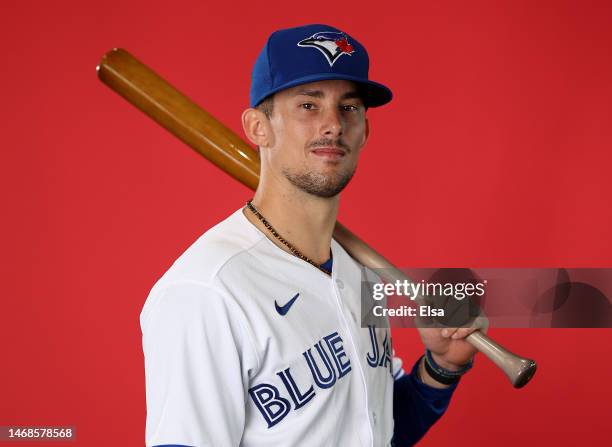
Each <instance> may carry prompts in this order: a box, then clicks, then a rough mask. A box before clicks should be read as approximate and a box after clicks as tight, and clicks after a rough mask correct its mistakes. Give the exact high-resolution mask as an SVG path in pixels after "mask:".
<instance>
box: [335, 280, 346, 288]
mask: <svg viewBox="0 0 612 447" xmlns="http://www.w3.org/2000/svg"><path fill="white" fill-rule="evenodd" d="M336 284H338V288H339V289H344V283H343V282H342V280H341V279H337V280H336Z"/></svg>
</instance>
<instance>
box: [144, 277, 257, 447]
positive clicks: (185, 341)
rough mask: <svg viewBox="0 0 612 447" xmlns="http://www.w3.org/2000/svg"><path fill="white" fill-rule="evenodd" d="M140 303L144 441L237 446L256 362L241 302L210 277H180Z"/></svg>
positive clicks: (165, 443) (149, 443) (147, 442)
mask: <svg viewBox="0 0 612 447" xmlns="http://www.w3.org/2000/svg"><path fill="white" fill-rule="evenodd" d="M152 294H153V292H152ZM149 301H150V302H149ZM145 308H146V312H145V310H144V309H143V314H142V315H141V326H142V332H143V350H144V357H145V376H146V399H147V423H146V445H147V447H150V446H157V445H185V446H197V447H201V446H202V447H204V446H220V445H223V446H237V445H238V444H239V443H240V439H241V437H242V432H243V428H244V423H245V407H246V405H245V395H246V389H247V388H248V386H247V384H248V377H249V373H250V371H251V370H252V369H254V368H255V367H256V364H257V359H256V354H255V353H254V350H253V348H252V346H251V345H250V344H249V343H250V342H249V337H248V336H247V334H246V333H245V331H246V330H247V329H246V327H245V324H244V322H242V321H241V319H242V318H243V316H241V315H240V314H239V313H238V307H237V306H235V304H234V303H233V302H232V301H231V299H230V298H228V297H226V296H223V295H222V294H221V293H220V292H219V291H218V290H216V289H213V288H212V287H210V286H208V285H205V284H202V283H198V282H189V281H182V282H176V283H173V284H170V285H167V286H165V287H164V288H163V289H161V290H158V291H156V292H155V293H154V294H153V296H151V295H150V296H149V299H148V300H147V305H145Z"/></svg>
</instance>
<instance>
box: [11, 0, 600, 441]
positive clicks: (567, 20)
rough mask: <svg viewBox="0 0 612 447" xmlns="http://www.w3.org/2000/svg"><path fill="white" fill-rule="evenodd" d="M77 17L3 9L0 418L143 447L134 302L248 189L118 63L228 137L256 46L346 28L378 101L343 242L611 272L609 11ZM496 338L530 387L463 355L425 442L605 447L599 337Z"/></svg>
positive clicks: (454, 260)
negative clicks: (107, 56) (161, 111)
mask: <svg viewBox="0 0 612 447" xmlns="http://www.w3.org/2000/svg"><path fill="white" fill-rule="evenodd" d="M85 3H86V2H83V1H71V2H67V1H58V2H42V1H39V2H27V1H21V2H17V1H4V2H3V4H2V14H1V16H2V19H1V20H2V22H3V24H2V27H1V29H0V37H1V39H2V40H1V42H2V48H3V57H2V61H3V62H2V71H1V76H2V85H3V89H2V90H3V93H2V107H1V110H0V113H1V114H2V123H3V129H4V130H3V148H4V149H3V150H2V151H1V154H2V155H1V157H2V163H1V167H0V169H1V171H0V173H1V176H0V182H1V191H2V194H3V199H2V208H3V219H2V231H1V233H0V234H1V236H0V237H1V238H2V247H3V248H2V252H3V257H2V258H3V259H2V268H1V272H2V273H1V275H2V285H3V293H2V312H1V316H0V336H1V340H2V363H1V365H2V366H1V368H0V383H1V388H0V390H1V397H0V405H1V410H0V425H10V424H21V425H27V424H32V425H40V424H69V425H75V426H76V427H77V430H78V437H79V440H78V442H77V443H76V444H78V445H83V446H98V445H99V446H102V445H109V443H111V444H113V445H130V446H131V445H143V444H144V423H145V395H144V391H145V390H144V368H143V355H142V348H141V339H140V337H141V333H140V327H139V322H138V316H139V313H140V310H141V307H142V305H143V303H144V300H145V298H146V295H147V292H148V290H149V289H150V287H151V286H152V284H153V282H154V281H155V280H156V279H157V278H158V277H159V276H160V275H161V274H162V273H163V272H164V271H165V269H166V268H167V267H168V266H169V265H170V263H171V262H172V261H173V260H174V259H175V258H176V257H177V256H178V255H179V254H180V253H181V252H182V251H183V250H184V249H185V248H186V247H187V246H188V245H189V244H190V243H191V242H192V241H193V240H194V239H195V238H196V237H197V236H198V235H199V234H201V233H202V232H203V231H205V230H206V229H207V228H209V227H210V226H212V225H213V224H215V223H216V222H218V221H219V220H221V219H222V218H224V217H225V216H227V215H228V214H229V213H231V212H232V211H234V210H235V209H237V208H238V207H239V206H241V205H242V204H243V203H244V201H245V200H247V199H248V198H249V197H250V196H251V193H250V192H249V191H248V190H247V189H246V188H244V187H242V186H240V185H239V184H238V183H236V182H235V181H233V180H231V179H230V178H229V177H228V176H227V175H226V174H224V173H223V172H221V171H220V170H218V169H217V168H215V167H213V166H212V165H210V164H209V163H208V162H206V161H204V160H203V159H201V158H200V157H199V156H198V155H196V154H195V153H194V152H192V151H191V150H190V149H188V148H187V147H185V146H184V145H183V144H182V143H180V142H179V141H178V140H176V139H175V138H174V137H172V136H171V135H169V134H168V133H167V132H166V131H165V130H163V129H162V128H161V127H159V126H158V125H156V124H154V123H153V122H152V121H151V120H150V119H149V118H147V117H145V116H144V115H143V114H142V113H140V112H139V111H137V110H136V109H134V108H133V107H132V106H130V105H129V104H128V103H127V102H125V101H124V100H123V99H122V98H120V97H119V96H117V95H116V94H115V93H113V92H112V91H110V90H109V89H108V88H106V87H105V86H104V85H102V84H101V83H100V82H99V81H98V80H97V78H96V76H95V66H96V64H97V62H98V61H99V58H100V57H101V56H102V54H104V53H105V52H106V51H107V50H109V49H110V48H112V47H114V46H121V47H125V48H127V49H128V50H130V51H131V52H132V53H133V54H135V55H136V56H137V57H138V58H140V59H141V60H143V61H144V62H145V63H147V64H148V65H150V66H151V67H152V68H154V69H155V70H157V71H158V72H159V73H160V74H162V75H163V76H164V77H165V78H166V79H168V80H169V81H170V82H171V83H173V84H174V85H176V86H177V87H178V88H179V89H181V90H182V91H184V92H185V93H186V94H187V95H189V96H191V97H192V98H193V99H194V100H195V101H196V102H198V103H199V104H201V105H202V106H203V107H204V108H205V109H207V110H209V111H210V112H211V113H213V114H214V115H215V116H217V117H218V118H219V119H221V120H222V121H223V122H224V123H226V124H227V125H228V126H229V127H230V128H232V129H234V130H235V131H237V132H239V133H240V135H242V130H241V128H240V124H239V117H240V113H241V111H242V110H243V109H244V108H245V107H246V105H247V98H248V89H249V76H250V70H251V66H252V63H253V62H254V60H255V57H256V55H257V53H258V51H259V49H260V47H261V46H262V45H263V43H264V41H265V39H266V37H267V35H268V34H269V33H270V32H271V31H272V30H274V29H276V28H279V27H287V26H295V25H299V24H304V23H309V22H323V23H330V24H333V25H335V26H338V27H340V28H343V29H346V30H347V31H348V32H349V33H351V34H353V35H354V36H355V37H357V38H358V39H359V40H360V41H362V42H363V43H364V44H366V46H367V48H368V50H369V52H370V55H371V57H372V59H373V63H372V67H371V76H372V77H373V78H374V79H376V80H379V81H381V82H384V83H386V84H388V85H389V86H391V87H392V89H393V91H394V93H395V99H394V101H393V102H392V103H391V104H390V105H389V106H387V107H383V108H381V109H378V110H371V111H370V113H369V114H370V120H371V128H372V136H371V140H370V142H369V144H368V147H367V149H366V150H365V152H364V153H363V158H362V162H361V165H360V169H359V171H358V175H357V176H356V178H355V179H354V181H353V183H352V185H351V186H350V188H349V189H348V190H347V191H346V193H345V194H344V195H343V199H342V210H341V220H342V221H343V222H344V223H345V224H347V226H349V227H350V228H351V229H352V230H353V231H355V232H356V233H357V234H359V235H360V236H362V237H363V238H364V239H365V240H366V241H368V242H369V243H371V245H373V246H374V247H376V248H377V249H378V250H379V251H380V252H382V253H384V254H385V255H386V256H387V257H388V258H390V259H391V260H392V261H393V262H394V263H396V264H397V265H400V266H415V267H425V266H436V267H440V266H474V267H519V266H520V267H538V266H541V267H554V266H566V267H593V266H601V267H603V266H608V267H609V266H612V237H611V236H610V227H611V223H612V211H611V206H610V197H611V194H612V180H611V179H610V174H609V171H610V166H611V161H612V157H611V155H610V149H611V147H612V130H611V128H612V126H611V122H612V121H611V120H612V106H611V104H612V58H611V57H610V48H612V26H611V23H612V8H611V6H610V2H605V1H602V2H579V1H574V2H565V1H564V2H561V1H552V2H543V1H537V2H533V1H520V2H519V1H507V2H490V1H482V2H454V1H445V2H441V1H439V2H401V3H400V2H397V3H396V4H390V3H384V2H376V3H375V4H372V2H367V3H363V4H359V3H357V2H350V1H348V2H317V1H309V2H298V3H295V4H293V5H290V4H289V2H287V1H267V2H257V3H254V2H249V3H247V4H244V5H241V4H238V3H236V2H219V3H218V4H207V3H206V2H196V1H179V0H174V1H172V2H152V1H139V2H134V1H130V2H122V3H119V2H95V3H94V2H91V3H90V4H85ZM491 334H492V335H493V336H494V337H495V338H496V339H498V340H499V341H501V342H503V343H504V344H506V345H507V346H509V347H511V348H512V349H513V350H515V351H516V352H518V353H521V354H524V355H528V356H531V357H533V358H535V359H537V360H538V361H539V364H540V371H539V373H538V375H537V376H536V377H535V379H534V380H533V382H532V383H531V384H530V385H529V386H527V387H526V388H525V389H523V390H519V391H516V390H513V389H512V388H511V387H510V385H509V384H508V383H507V382H506V379H505V378H504V377H503V376H502V375H501V373H500V372H499V371H497V370H496V369H495V368H494V367H493V366H492V364H491V363H490V362H489V361H488V360H486V359H485V358H483V357H480V358H478V359H477V366H476V367H475V369H474V370H473V372H471V373H470V374H469V375H468V376H466V378H465V380H464V383H462V385H461V387H460V389H459V390H458V391H457V394H456V397H455V399H454V401H453V402H452V405H451V408H450V409H449V411H448V413H447V414H446V415H445V416H444V418H443V420H442V421H441V422H440V423H439V424H438V425H436V426H435V427H434V428H433V429H432V431H431V432H430V434H429V435H428V436H427V438H426V439H425V440H424V441H423V442H422V445H424V446H433V445H441V444H442V443H446V442H448V443H452V444H453V445H458V446H467V445H482V444H484V443H485V442H486V443H490V444H493V445H514V444H521V445H535V444H539V445H549V444H550V445H567V446H569V445H587V444H590V443H595V442H606V440H607V435H608V434H609V429H610V427H609V421H610V419H609V418H610V401H611V400H612V385H611V384H610V371H611V370H612V369H611V366H612V358H611V353H612V352H611V351H612V350H611V348H610V331H609V330H570V329H567V330H546V329H539V330H535V329H534V330H495V329H493V330H491ZM394 338H395V346H396V350H397V352H398V353H399V354H401V355H402V356H404V357H405V358H406V359H407V361H408V362H412V361H413V359H415V358H416V356H417V355H419V354H420V352H421V345H420V342H419V340H418V335H417V334H416V332H414V331H406V332H401V331H396V332H395V333H394ZM604 424H606V425H604ZM20 445H25V444H20ZM72 445H75V444H72Z"/></svg>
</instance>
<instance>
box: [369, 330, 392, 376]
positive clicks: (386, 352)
mask: <svg viewBox="0 0 612 447" xmlns="http://www.w3.org/2000/svg"><path fill="white" fill-rule="evenodd" d="M368 329H369V330H370V342H371V343H372V352H371V353H370V352H368V353H367V354H366V360H367V362H368V365H370V366H371V367H372V368H377V367H382V368H387V367H388V366H389V365H390V364H391V339H390V338H389V332H388V331H385V339H384V340H383V343H382V348H380V347H379V346H378V336H377V335H376V326H370V325H368Z"/></svg>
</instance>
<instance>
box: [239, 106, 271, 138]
mask: <svg viewBox="0 0 612 447" xmlns="http://www.w3.org/2000/svg"><path fill="white" fill-rule="evenodd" d="M242 128H243V130H244V133H245V135H246V136H247V138H248V139H249V141H250V142H251V143H253V144H254V145H256V146H259V147H268V146H270V145H271V144H272V143H273V142H272V141H271V139H272V136H273V135H272V128H271V126H270V120H269V119H268V117H267V116H266V115H265V114H264V113H263V112H262V111H260V110H257V109H253V108H249V109H246V110H245V111H244V112H242Z"/></svg>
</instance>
